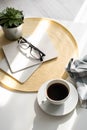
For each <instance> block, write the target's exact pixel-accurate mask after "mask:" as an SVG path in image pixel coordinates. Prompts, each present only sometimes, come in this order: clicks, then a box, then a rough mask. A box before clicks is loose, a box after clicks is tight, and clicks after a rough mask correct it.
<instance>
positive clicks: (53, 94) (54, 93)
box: [47, 83, 69, 100]
mask: <svg viewBox="0 0 87 130" xmlns="http://www.w3.org/2000/svg"><path fill="white" fill-rule="evenodd" d="M68 93H69V91H68V89H67V88H66V86H65V85H63V84H61V83H54V84H52V85H50V87H48V89H47V94H48V97H49V98H51V99H52V100H62V99H64V98H65V97H67V95H68Z"/></svg>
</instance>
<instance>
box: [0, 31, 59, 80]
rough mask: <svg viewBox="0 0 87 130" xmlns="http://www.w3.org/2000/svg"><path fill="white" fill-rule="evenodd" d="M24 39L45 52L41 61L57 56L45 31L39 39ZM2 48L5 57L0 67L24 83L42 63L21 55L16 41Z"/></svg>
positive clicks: (31, 37)
mask: <svg viewBox="0 0 87 130" xmlns="http://www.w3.org/2000/svg"><path fill="white" fill-rule="evenodd" d="M26 39H27V40H28V41H29V42H31V43H32V44H33V45H34V46H36V47H37V48H38V49H39V50H41V51H42V52H43V53H45V55H46V56H45V57H44V59H43V62H46V61H48V60H52V59H54V58H56V57H57V56H58V54H57V51H56V49H55V47H54V46H53V43H52V42H51V40H50V38H49V36H48V35H47V33H45V34H44V35H43V37H42V38H41V39H38V38H34V37H33V36H30V37H28V38H26ZM2 48H3V51H4V54H5V58H4V59H3V60H2V61H1V63H0V68H1V69H2V70H3V71H5V72H6V73H8V74H9V75H10V76H12V77H13V78H15V79H16V80H18V81H19V82H21V83H24V82H25V81H26V80H27V79H28V78H29V77H30V76H31V75H32V73H34V71H35V70H36V69H37V68H38V67H39V66H41V64H42V63H43V62H41V61H40V60H34V59H33V60H32V59H30V58H27V57H26V56H25V55H23V54H22V53H21V51H20V50H19V48H18V42H17V41H15V42H12V43H10V44H8V45H4V46H3V47H2Z"/></svg>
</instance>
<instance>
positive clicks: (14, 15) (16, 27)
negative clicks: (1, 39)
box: [0, 7, 24, 40]
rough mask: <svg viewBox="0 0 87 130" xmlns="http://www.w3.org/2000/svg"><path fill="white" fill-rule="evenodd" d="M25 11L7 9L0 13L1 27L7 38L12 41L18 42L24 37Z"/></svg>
mask: <svg viewBox="0 0 87 130" xmlns="http://www.w3.org/2000/svg"><path fill="white" fill-rule="evenodd" d="M23 21H24V15H23V11H20V10H17V9H15V8H11V7H7V8H6V9H4V10H3V11H2V12H0V25H1V27H2V29H3V31H4V33H5V36H6V37H7V38H8V39H10V40H16V39H18V38H19V37H20V36H21V35H22V23H23Z"/></svg>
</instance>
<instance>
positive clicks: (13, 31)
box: [2, 24, 23, 40]
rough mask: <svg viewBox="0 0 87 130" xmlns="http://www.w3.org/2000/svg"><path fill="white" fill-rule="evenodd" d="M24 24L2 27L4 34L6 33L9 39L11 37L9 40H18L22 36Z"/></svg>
mask: <svg viewBox="0 0 87 130" xmlns="http://www.w3.org/2000/svg"><path fill="white" fill-rule="evenodd" d="M22 26H23V24H21V25H20V26H18V27H14V28H5V27H2V29H3V31H4V34H5V36H6V38H7V39H9V40H16V39H18V38H19V37H20V36H22Z"/></svg>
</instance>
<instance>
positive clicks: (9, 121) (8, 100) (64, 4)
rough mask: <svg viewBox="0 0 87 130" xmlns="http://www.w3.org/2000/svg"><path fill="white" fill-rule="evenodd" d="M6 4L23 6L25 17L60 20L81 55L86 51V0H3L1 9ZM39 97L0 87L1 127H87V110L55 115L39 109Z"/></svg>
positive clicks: (58, 129) (23, 129)
mask: <svg viewBox="0 0 87 130" xmlns="http://www.w3.org/2000/svg"><path fill="white" fill-rule="evenodd" d="M7 6H10V7H15V8H18V9H22V10H23V11H24V14H25V17H49V18H52V19H55V20H57V21H58V22H60V23H61V24H63V25H64V26H65V27H67V28H68V29H69V31H70V32H71V33H72V34H73V36H74V37H75V39H76V40H77V43H78V48H79V56H80V57H81V56H83V55H85V54H86V49H87V46H86V41H87V38H86V37H87V31H86V30H87V29H86V28H87V23H86V21H87V16H86V15H87V13H86V10H87V1H86V0H25V1H23V0H17V1H15V0H0V11H1V10H2V9H4V8H5V7H7ZM36 96H37V93H21V92H12V91H9V90H7V89H4V88H3V87H1V86H0V130H87V123H86V122H87V109H83V108H80V107H79V106H78V107H77V108H76V109H75V110H74V111H73V112H71V113H70V114H69V115H67V116H64V117H53V116H50V115H47V114H45V113H44V112H43V111H42V110H41V109H40V107H39V106H38V104H37V101H36Z"/></svg>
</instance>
